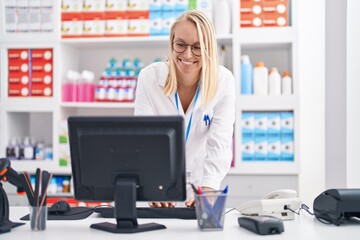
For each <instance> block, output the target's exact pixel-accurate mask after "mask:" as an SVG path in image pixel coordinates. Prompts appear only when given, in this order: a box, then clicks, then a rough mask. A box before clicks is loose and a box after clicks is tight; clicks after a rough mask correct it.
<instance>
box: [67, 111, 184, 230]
mask: <svg viewBox="0 0 360 240" xmlns="http://www.w3.org/2000/svg"><path fill="white" fill-rule="evenodd" d="M68 127H69V142H70V152H71V167H72V174H73V180H74V191H75V199H77V200H82V201H114V202H115V218H116V222H117V223H116V224H111V223H100V224H93V225H91V228H95V229H100V230H104V231H109V232H114V233H132V232H143V231H150V230H155V229H162V228H165V226H163V225H160V224H156V223H149V224H143V225H138V223H137V217H136V201H184V200H185V198H186V180H185V140H184V120H183V118H182V117H180V116H130V117H129V116H126V117H95V116H87V117H85V116H76V117H69V118H68Z"/></svg>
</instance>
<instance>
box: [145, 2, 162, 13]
mask: <svg viewBox="0 0 360 240" xmlns="http://www.w3.org/2000/svg"><path fill="white" fill-rule="evenodd" d="M148 1H149V11H150V12H151V11H159V12H160V11H161V10H162V9H163V0H148Z"/></svg>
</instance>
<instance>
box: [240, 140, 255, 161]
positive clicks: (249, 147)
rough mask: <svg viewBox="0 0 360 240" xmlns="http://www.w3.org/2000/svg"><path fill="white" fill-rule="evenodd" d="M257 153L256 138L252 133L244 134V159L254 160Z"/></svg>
mask: <svg viewBox="0 0 360 240" xmlns="http://www.w3.org/2000/svg"><path fill="white" fill-rule="evenodd" d="M254 153H255V142H254V138H253V137H252V136H250V135H245V136H244V135H243V136H242V144H241V154H242V160H243V161H252V160H253V159H254Z"/></svg>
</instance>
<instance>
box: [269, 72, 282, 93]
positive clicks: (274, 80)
mask: <svg viewBox="0 0 360 240" xmlns="http://www.w3.org/2000/svg"><path fill="white" fill-rule="evenodd" d="M269 95H272V96H278V95H281V76H280V73H279V72H278V70H277V68H271V69H270V73H269Z"/></svg>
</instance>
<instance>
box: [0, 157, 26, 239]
mask: <svg viewBox="0 0 360 240" xmlns="http://www.w3.org/2000/svg"><path fill="white" fill-rule="evenodd" d="M1 181H4V182H5V181H8V182H9V183H11V184H13V185H14V186H16V187H17V191H18V192H23V184H22V180H21V178H20V175H19V174H18V173H17V172H16V171H15V170H14V169H12V168H11V163H10V160H9V159H7V158H0V234H1V233H6V232H10V230H11V228H14V227H18V226H21V225H23V224H24V223H15V222H11V221H10V220H9V200H8V198H7V195H6V192H5V190H4V189H3V187H2V183H1Z"/></svg>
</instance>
